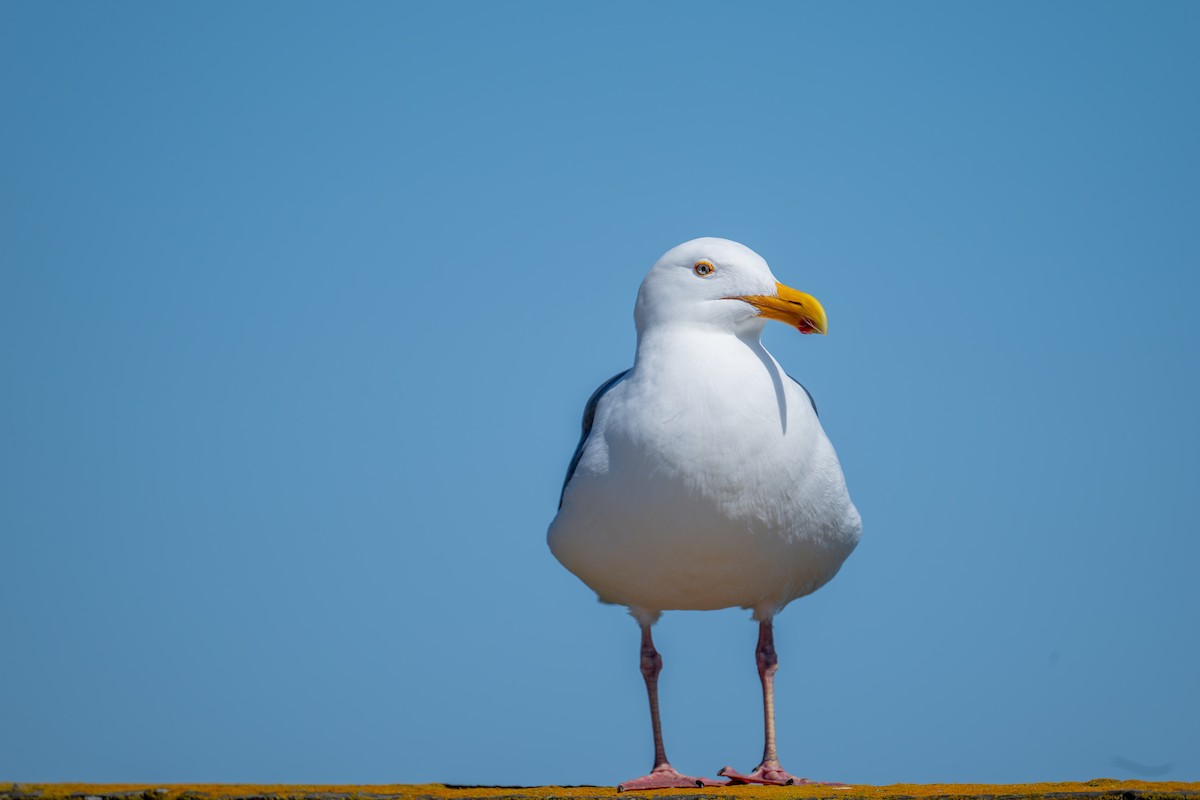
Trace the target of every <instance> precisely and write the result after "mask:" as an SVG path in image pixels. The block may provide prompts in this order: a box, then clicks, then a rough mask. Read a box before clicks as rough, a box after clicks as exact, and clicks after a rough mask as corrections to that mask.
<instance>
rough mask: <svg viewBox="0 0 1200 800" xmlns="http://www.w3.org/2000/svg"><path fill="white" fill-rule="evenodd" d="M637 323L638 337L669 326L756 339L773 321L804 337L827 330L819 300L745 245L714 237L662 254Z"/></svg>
mask: <svg viewBox="0 0 1200 800" xmlns="http://www.w3.org/2000/svg"><path fill="white" fill-rule="evenodd" d="M634 319H635V320H636V322H637V328H638V332H639V333H642V332H645V331H646V330H648V329H651V328H656V327H659V326H664V325H668V326H704V327H715V328H718V329H721V330H727V331H729V332H731V333H743V332H745V333H757V332H759V331H761V330H762V326H763V325H764V324H765V321H766V320H768V319H774V320H779V321H780V322H785V323H787V324H788V325H791V326H792V327H794V328H795V329H796V330H798V331H800V332H801V333H825V332H826V330H827V328H828V326H827V323H826V319H825V309H823V308H821V304H820V303H818V302H817V299H816V298H815V297H813V296H811V295H808V294H805V293H804V292H799V291H796V290H795V289H792V288H789V287H787V286H784V285H783V284H782V283H780V282H779V281H777V280H775V276H774V275H772V274H771V268H770V267H768V266H767V262H766V261H764V260H763V258H762V256H760V255H759V254H758V253H756V252H754V251H753V250H751V249H750V248H749V247H746V246H745V245H744V244H739V243H737V242H733V241H730V240H729V239H716V238H711V237H705V238H703V239H692V240H691V241H690V242H684V243H683V244H681V245H679V246H677V247H673V248H671V249H670V250H668V251H667V252H666V253H664V254H663V257H662V258H660V259H659V260H658V262H657V263H656V264H655V265H654V266H653V267H651V268H650V272H648V273H647V274H646V278H645V280H643V281H642V288H641V289H640V290H639V291H638V299H637V305H636V306H635V307H634Z"/></svg>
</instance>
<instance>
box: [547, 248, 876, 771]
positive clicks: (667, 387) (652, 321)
mask: <svg viewBox="0 0 1200 800" xmlns="http://www.w3.org/2000/svg"><path fill="white" fill-rule="evenodd" d="M789 293H790V294H789ZM810 301H811V302H810ZM768 318H773V319H780V320H783V321H786V322H789V323H790V324H793V325H795V326H796V327H798V328H799V329H800V330H801V331H802V332H806V333H808V332H824V327H825V315H824V310H823V309H821V307H820V304H819V303H817V302H816V301H815V299H813V298H811V297H809V296H808V295H804V294H802V293H800V292H795V291H794V290H791V289H788V288H787V287H786V286H783V285H782V284H779V283H778V282H777V281H776V279H775V276H774V275H772V274H771V270H770V268H769V267H768V266H767V264H766V262H765V261H764V260H763V259H762V258H761V257H760V256H759V255H758V254H757V253H755V252H753V251H752V250H750V249H749V248H747V247H745V246H744V245H741V244H738V243H737V242H732V241H729V240H726V239H713V238H705V239H695V240H693V241H690V242H686V243H684V244H682V245H679V246H678V247H676V248H674V249H672V250H670V251H669V252H668V253H666V254H665V255H664V256H663V257H662V258H661V259H660V260H659V261H658V262H657V263H656V264H655V265H654V267H653V268H652V269H651V270H650V272H649V273H648V274H647V275H646V278H645V280H644V281H643V283H642V286H641V289H640V291H639V293H638V299H637V305H636V308H635V319H636V323H637V331H638V342H637V353H636V357H635V359H634V364H633V368H632V369H631V370H629V371H628V372H627V373H625V374H624V376H623V377H622V378H621V379H620V380H618V381H616V382H615V383H614V384H613V385H612V386H610V387H609V388H608V389H607V391H603V392H602V393H600V394H599V396H598V397H594V398H593V402H594V403H595V405H594V408H593V407H591V406H589V412H594V418H593V419H592V422H591V426H590V430H589V429H588V427H587V424H586V422H587V420H586V419H585V430H584V437H583V439H582V440H581V442H580V450H579V451H578V452H577V463H576V464H575V465H574V471H573V472H572V473H571V474H570V475H568V478H567V483H566V484H565V487H564V492H563V497H562V504H561V507H560V509H559V512H558V515H557V516H556V517H555V519H554V521H553V522H552V523H551V525H550V529H549V533H548V541H549V545H550V548H551V550H552V551H553V553H554V555H555V556H556V557H557V558H558V559H559V561H561V562H562V564H563V565H564V566H565V567H566V568H567V569H569V570H570V571H571V572H573V573H574V574H575V575H577V576H578V577H579V578H580V579H581V580H582V581H583V582H584V583H586V584H587V585H588V586H589V587H591V588H592V589H593V590H594V591H595V592H596V594H597V595H599V597H600V599H601V600H603V601H605V602H609V603H618V604H622V605H626V606H628V607H629V608H630V610H631V611H632V612H633V614H634V616H635V617H636V618H637V619H638V621H639V622H640V623H641V624H642V628H643V672H646V671H647V667H646V658H647V655H646V653H647V650H646V647H647V643H649V649H650V652H653V653H654V659H657V658H658V657H657V653H656V652H655V651H654V650H653V644H652V642H650V639H649V627H650V625H651V624H653V622H654V621H655V620H656V619H657V618H658V616H659V614H660V613H661V612H662V611H665V610H671V609H696V610H707V609H718V608H727V607H731V606H742V607H745V608H750V609H753V611H754V617H755V619H757V620H759V621H760V622H761V623H762V624H763V625H764V626H765V627H764V631H765V632H766V635H767V636H768V637H769V635H770V622H771V618H772V616H773V615H774V614H775V613H776V612H777V611H778V610H779V609H781V608H783V606H784V605H786V604H787V603H789V602H790V601H792V600H794V599H796V598H797V597H801V596H803V595H806V594H808V593H810V592H813V591H815V590H816V589H818V588H820V587H821V586H822V585H824V584H825V583H826V582H827V581H829V580H830V579H831V578H832V577H833V576H834V575H835V574H836V573H837V571H838V569H839V568H840V567H841V565H842V562H843V561H844V560H845V559H846V557H847V556H848V555H849V554H850V552H851V551H852V550H853V549H854V547H855V545H856V544H857V543H858V540H859V534H860V531H861V527H862V525H861V521H860V519H859V515H858V512H857V511H856V510H855V508H854V505H853V504H852V503H851V501H850V496H849V494H848V493H847V490H846V484H845V480H844V478H843V475H842V470H841V466H840V465H839V463H838V458H837V455H836V454H835V453H834V450H833V447H832V445H831V444H830V443H829V440H828V438H826V436H825V432H824V431H823V430H822V428H821V424H820V422H819V421H818V419H817V414H816V411H815V409H814V406H813V402H812V401H811V399H810V397H809V395H808V394H807V392H806V391H805V389H804V388H803V387H801V386H800V385H799V384H798V383H796V382H795V381H794V380H793V379H791V378H790V377H789V376H788V375H787V373H785V372H784V370H783V369H782V368H781V367H780V366H779V364H778V363H777V362H776V361H775V359H774V358H773V357H772V356H771V354H770V353H768V352H767V351H766V349H765V348H764V347H763V346H762V344H761V342H760V341H759V337H760V335H761V333H762V329H763V327H764V325H765V324H766V321H767V319H768ZM761 645H762V642H761V640H760V650H761ZM761 657H762V655H761V652H760V671H762V669H763V666H762V663H761ZM770 657H771V659H772V663H771V668H770V672H771V673H772V674H773V672H774V663H773V658H774V651H773V648H771V649H770ZM658 663H660V661H659V662H658ZM650 671H651V672H653V676H651V675H649V674H647V687H648V688H649V689H650V690H651V707H652V708H651V710H652V714H653V716H654V717H655V720H654V721H655V723H656V726H655V728H656V759H655V760H656V764H655V772H654V773H651V775H650V776H647V778H643V779H638V780H639V781H642V782H643V783H641V784H639V783H638V782H629V783H627V784H625V785H623V788H633V787H635V786H636V787H637V788H658V784H653V783H649V784H648V783H645V781H647V780H648V779H650V778H652V777H653V776H654V775H656V774H659V773H663V772H664V769H663V765H666V766H665V768H666V770H669V771H670V773H672V774H673V775H676V776H677V773H674V770H672V769H670V766H669V764H666V757H665V753H661V758H660V757H659V756H660V753H659V751H661V749H662V746H661V737H660V736H659V735H658V732H657V695H656V680H657V668H654V669H652V670H650ZM652 678H653V681H652ZM652 682H653V683H654V686H652V685H651V684H652ZM766 686H767V678H764V687H765V688H766ZM768 728H769V739H770V741H769V743H768V744H769V749H770V750H771V751H772V752H771V753H768V754H765V755H764V764H763V765H761V766H760V770H761V769H762V767H764V766H766V767H769V766H770V765H769V764H767V762H768V761H769V760H774V753H773V751H774V742H773V738H774V733H773V717H772V718H770V719H768ZM660 762H661V763H660ZM774 767H778V763H777V761H776V762H775V764H774ZM778 771H779V772H780V773H782V771H781V769H780V770H778ZM733 774H735V775H736V773H733ZM782 774H783V775H787V774H786V773H782ZM753 775H754V773H752V776H753ZM752 776H740V775H739V776H738V777H740V778H743V779H748V780H756V781H757V782H770V783H775V782H789V781H778V780H765V779H764V780H759V779H758V778H755V777H752ZM660 777H661V776H660ZM759 777H760V778H761V777H762V776H759ZM787 778H789V779H791V780H795V779H794V778H793V776H790V775H787ZM685 780H687V781H693V782H700V783H703V781H702V779H691V778H687V779H685ZM672 785H676V784H672ZM678 785H688V784H686V783H684V784H678Z"/></svg>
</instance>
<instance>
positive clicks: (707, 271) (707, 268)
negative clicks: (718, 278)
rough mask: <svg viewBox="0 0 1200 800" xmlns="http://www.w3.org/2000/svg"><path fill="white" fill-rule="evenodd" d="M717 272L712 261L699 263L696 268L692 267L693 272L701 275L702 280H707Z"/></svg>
mask: <svg viewBox="0 0 1200 800" xmlns="http://www.w3.org/2000/svg"><path fill="white" fill-rule="evenodd" d="M716 271H717V268H716V267H714V266H713V265H712V262H711V261H697V262H696V266H694V267H692V272H694V273H696V274H697V275H699V276H700V277H701V278H707V277H708V276H709V275H712V274H713V273H714V272H716Z"/></svg>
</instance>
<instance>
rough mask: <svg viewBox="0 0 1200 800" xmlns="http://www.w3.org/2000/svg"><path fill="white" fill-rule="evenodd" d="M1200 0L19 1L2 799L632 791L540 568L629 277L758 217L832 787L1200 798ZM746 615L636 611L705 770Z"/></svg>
mask: <svg viewBox="0 0 1200 800" xmlns="http://www.w3.org/2000/svg"><path fill="white" fill-rule="evenodd" d="M1198 23H1200V7H1198V6H1196V5H1195V4H1189V3H1169V2H1160V3H1154V4H1148V5H1147V4H1135V3H1123V4H1122V3H1092V2H1088V3H1082V2H1062V3H1053V4H1034V3H1017V4H1012V3H970V4H961V3H911V4H884V3H878V4H876V3H854V4H846V3H838V4H835V3H825V4H814V3H767V4H758V5H754V6H745V5H734V4H716V3H656V4H637V3H615V4H614V3H606V4H593V5H587V6H585V5H582V4H574V5H568V4H554V3H545V4H542V3H517V4H504V5H501V4H482V3H478V4H474V3H446V4H419V3H407V4H388V3H379V4H375V3H359V4H353V5H345V4H315V3H302V4H284V3H268V2H262V3H254V4H249V5H247V4H235V3H219V4H181V3H176V4H167V5H162V4H152V3H122V4H85V3H7V4H4V5H3V7H0V92H2V94H0V97H3V100H4V107H5V115H4V120H3V122H0V142H2V143H3V146H4V152H5V158H4V159H3V160H2V161H0V186H3V190H2V191H0V204H3V207H2V208H0V250H2V252H3V254H4V256H3V290H2V291H0V371H2V374H3V376H4V381H3V386H4V390H3V393H2V394H0V412H2V413H0V565H2V566H3V576H4V577H3V580H0V640H2V641H3V642H4V643H5V645H6V648H7V649H6V657H5V658H4V659H3V666H0V717H3V718H4V719H5V720H6V723H5V724H4V725H0V777H2V778H5V779H13V780H31V781H36V780H74V779H78V780H94V781H118V780H122V781H124V780H128V781H148V782H167V781H285V782H384V781H388V782H424V781H447V782H455V783H503V784H512V783H524V784H541V783H615V782H617V781H619V780H622V779H625V778H629V777H632V776H634V775H637V774H641V773H642V772H644V771H645V769H646V768H647V767H648V766H649V763H650V755H651V752H650V743H649V729H648V728H649V726H648V722H647V719H646V711H645V708H644V706H645V697H644V692H643V688H642V679H641V676H640V674H639V673H638V669H637V645H638V641H637V629H636V626H635V625H634V623H633V622H632V621H631V620H630V619H629V618H628V617H627V616H626V615H624V614H623V613H622V612H621V610H619V609H616V608H612V607H608V606H601V605H600V604H598V603H596V602H595V599H594V598H593V596H592V595H591V593H590V592H589V591H588V590H587V589H586V588H585V587H584V586H583V585H582V584H581V583H579V582H578V581H577V580H576V579H575V578H574V577H573V576H571V575H570V574H569V573H567V572H566V571H565V570H563V569H562V568H561V567H560V566H559V565H558V564H557V563H556V562H555V561H554V560H553V558H552V556H551V555H550V554H549V552H548V550H547V549H546V547H545V541H544V536H545V529H546V526H547V524H548V523H549V521H550V519H551V518H552V516H553V514H554V510H555V506H556V503H557V500H558V492H559V488H560V485H561V480H562V474H563V470H564V469H565V467H566V464H567V461H568V460H569V458H570V455H571V452H572V449H573V448H574V446H575V441H576V437H577V434H578V423H579V415H580V412H581V410H582V407H583V403H584V401H585V400H586V398H587V396H588V394H589V393H590V392H591V391H592V389H593V388H594V387H595V386H596V385H597V384H598V383H600V382H601V381H602V380H604V379H605V378H607V377H608V376H609V375H611V374H613V373H615V372H617V371H619V370H621V369H624V368H625V367H627V366H629V364H630V360H631V358H632V349H633V343H634V333H633V324H632V316H631V315H632V305H633V299H634V296H635V293H636V290H637V286H638V283H639V282H640V280H641V277H642V275H643V274H644V272H645V270H646V269H647V268H648V267H649V266H650V265H651V264H652V263H653V262H654V260H655V259H656V258H657V257H658V256H659V255H660V254H661V253H662V252H664V251H665V250H667V249H668V248H670V247H671V246H673V245H675V244H677V243H679V242H681V241H684V240H686V239H690V238H693V237H696V236H702V235H713V236H725V237H729V238H733V239H737V240H739V241H742V242H744V243H746V244H747V245H749V246H750V247H752V248H754V249H755V250H757V251H758V252H759V253H761V254H762V255H763V256H764V257H765V258H766V259H767V260H768V261H769V262H770V264H771V265H772V267H773V269H774V271H775V273H776V275H777V276H778V277H779V278H780V280H782V281H783V282H784V283H787V284H789V285H792V286H796V287H797V288H800V289H803V290H805V291H808V292H810V293H812V294H814V295H815V296H816V297H818V298H819V299H820V300H821V301H822V302H823V304H824V305H825V308H826V309H827V311H828V313H829V318H830V328H831V330H830V335H829V336H828V337H822V338H818V337H801V336H798V335H796V334H795V333H794V332H793V331H790V330H788V329H787V328H785V327H784V326H782V325H779V326H774V327H772V328H769V329H768V331H767V334H766V336H765V341H766V343H767V346H768V347H769V348H770V349H771V350H772V351H773V352H774V354H775V355H776V357H777V358H778V359H779V360H780V361H781V363H783V365H784V366H785V367H786V368H787V369H788V371H789V372H791V373H792V374H793V375H796V376H797V377H799V378H800V379H801V380H803V381H804V383H805V384H806V385H807V386H808V388H809V389H810V390H811V391H812V392H813V394H814V395H815V396H816V399H817V402H818V403H819V406H820V408H821V412H822V420H823V422H824V424H825V427H826V429H827V431H828V432H829V434H830V437H831V439H832V440H833V442H834V443H835V445H836V446H837V448H838V451H839V453H840V455H841V459H842V462H843V467H844V469H845V472H846V475H847V478H848V481H849V485H850V488H851V492H852V495H853V497H854V499H855V502H856V504H857V505H858V507H859V509H860V511H861V512H862V515H863V518H864V521H865V529H864V536H863V540H862V544H861V545H860V547H859V549H858V550H857V551H856V552H855V554H854V555H853V556H852V557H851V558H850V560H849V561H848V562H847V564H846V566H845V567H844V569H843V570H842V573H841V574H840V575H839V576H838V578H837V579H836V580H834V582H833V583H831V584H830V585H828V586H827V587H825V588H824V589H822V590H821V591H820V592H818V593H816V594H815V595H813V596H811V597H808V598H805V599H802V600H800V601H797V602H796V603H794V604H793V605H792V606H790V607H789V608H788V609H787V610H786V611H785V612H784V613H783V614H782V615H781V616H780V617H779V618H778V621H777V634H776V635H777V647H778V650H779V655H780V662H781V666H780V672H779V676H778V679H777V694H778V703H779V712H778V713H779V733H780V751H781V757H782V759H783V763H784V765H785V766H786V767H788V768H789V769H790V770H791V771H793V772H796V773H799V774H804V775H809V776H811V777H814V778H824V779H838V780H844V781H850V782H856V783H889V782H896V781H1027V780H1057V779H1088V778H1093V777H1097V776H1110V777H1140V776H1158V777H1168V778H1175V779H1191V780H1196V779H1200V752H1198V751H1197V749H1196V741H1195V720H1196V719H1197V718H1198V717H1200V685H1198V684H1197V682H1196V679H1195V664H1196V663H1197V660H1198V658H1200V634H1198V633H1197V630H1200V627H1198V626H1197V625H1196V619H1197V617H1198V612H1200V599H1198V597H1200V595H1198V594H1197V591H1196V574H1197V573H1196V569H1197V563H1200V544H1198V541H1197V532H1198V524H1197V522H1196V515H1195V513H1194V499H1193V494H1194V491H1195V486H1196V482H1197V481H1196V479H1197V477H1198V476H1197V468H1196V461H1195V453H1196V452H1197V449H1198V447H1200V430H1198V426H1197V423H1196V408H1197V402H1198V400H1200V397H1198V394H1200V392H1198V387H1197V369H1196V354H1197V352H1198V346H1200V341H1198V340H1200V337H1198V335H1197V332H1196V325H1195V321H1196V314H1195V310H1194V305H1195V302H1196V301H1195V298H1196V296H1197V290H1198V289H1200V286H1198V278H1197V275H1198V274H1200V273H1198V267H1200V243H1198V240H1197V234H1196V231H1197V223H1198V222H1200V214H1198V212H1200V198H1198V195H1197V186H1200V150H1198V149H1197V147H1196V142H1197V141H1200V111H1198V106H1197V104H1196V102H1195V100H1194V98H1195V97H1196V94H1197V90H1198V88H1200V87H1198V83H1200V81H1198V79H1200V57H1198V56H1197V54H1196V48H1195V41H1194V40H1195V31H1196V30H1197V29H1198V28H1197V25H1198ZM755 638H756V629H755V626H754V625H753V624H752V623H751V622H750V621H749V619H748V614H747V613H746V612H743V611H738V610H733V611H726V612H714V613H682V612H680V613H669V614H667V615H665V616H664V618H663V620H662V621H661V622H660V624H659V625H658V627H657V629H656V639H657V642H658V645H659V649H660V651H661V652H662V654H663V658H664V662H665V667H664V673H663V678H662V691H663V713H664V727H665V733H666V737H667V748H668V752H669V753H670V754H671V757H672V760H673V762H674V763H675V764H676V766H678V767H679V768H680V769H681V770H683V771H687V772H692V773H700V774H708V775H712V774H713V773H714V772H715V770H716V769H718V768H719V767H721V766H723V765H725V764H732V765H734V766H735V767H737V768H738V769H741V770H747V769H749V768H751V767H753V766H754V764H755V763H757V757H758V755H759V754H760V753H761V746H762V745H761V738H760V737H761V727H760V726H761V722H760V714H761V711H760V706H759V698H758V692H759V688H758V679H757V675H756V672H755V667H754V656H753V648H754V643H755Z"/></svg>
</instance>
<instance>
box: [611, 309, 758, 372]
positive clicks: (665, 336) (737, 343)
mask: <svg viewBox="0 0 1200 800" xmlns="http://www.w3.org/2000/svg"><path fill="white" fill-rule="evenodd" d="M762 329H763V324H762V322H760V321H758V320H752V321H751V322H750V324H748V325H743V326H739V328H737V329H735V330H732V331H731V330H729V329H728V328H715V327H713V326H711V325H703V324H696V325H670V326H665V325H664V326H651V327H647V328H644V329H642V330H639V331H638V340H637V353H636V356H635V359H634V366H635V367H641V366H645V367H649V368H651V369H660V368H664V367H669V366H671V365H673V364H677V363H678V362H680V361H685V362H686V361H689V360H692V359H700V360H705V359H706V358H707V357H708V356H713V357H716V356H717V355H718V354H724V353H730V352H743V353H744V352H746V351H747V350H749V351H751V352H753V353H754V354H755V356H757V357H758V358H762V357H763V356H764V355H766V351H765V350H764V349H763V346H762V341H761V340H760V336H761V334H762ZM746 354H747V355H749V353H746ZM767 357H768V358H769V357H770V356H767Z"/></svg>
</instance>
